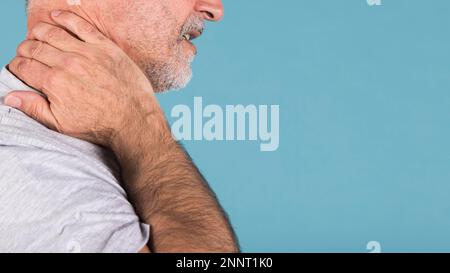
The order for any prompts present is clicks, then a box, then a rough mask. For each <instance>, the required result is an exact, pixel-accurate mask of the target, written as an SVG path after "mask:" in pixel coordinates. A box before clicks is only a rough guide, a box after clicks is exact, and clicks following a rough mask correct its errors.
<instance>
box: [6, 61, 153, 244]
mask: <svg viewBox="0 0 450 273" xmlns="http://www.w3.org/2000/svg"><path fill="white" fill-rule="evenodd" d="M12 90H29V91H34V90H33V89H31V88H30V87H28V86H26V85H25V84H24V83H22V82H21V81H20V80H18V79H17V78H16V77H15V76H14V75H13V74H11V73H10V72H9V71H8V70H7V69H6V68H3V69H2V70H1V72H0V252H138V251H139V250H140V249H142V248H143V247H144V246H145V244H146V243H147V242H148V239H149V226H148V225H145V224H142V223H140V222H139V218H138V217H137V216H136V213H135V211H134V210H133V207H132V206H131V204H130V203H129V202H128V200H127V196H126V193H125V191H124V190H123V188H122V187H121V185H120V170H119V168H118V165H117V162H116V161H115V159H114V156H113V155H112V154H111V153H110V152H109V151H108V150H106V149H103V148H102V147H100V146H97V145H94V144H91V143H89V142H85V141H82V140H79V139H75V138H72V137H69V136H65V135H62V134H59V133H57V132H54V131H51V130H49V129H47V128H46V127H44V126H43V125H41V124H40V123H38V122H36V121H35V120H33V119H31V118H29V117H28V116H27V115H25V114H24V113H22V112H20V111H18V110H16V109H12V108H9V107H7V106H5V105H4V103H3V101H4V97H5V95H6V94H8V93H9V92H10V91H12ZM80 95H82V94H80Z"/></svg>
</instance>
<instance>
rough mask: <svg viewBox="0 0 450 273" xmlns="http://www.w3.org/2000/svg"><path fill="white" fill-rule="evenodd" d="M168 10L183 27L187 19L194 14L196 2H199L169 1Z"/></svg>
mask: <svg viewBox="0 0 450 273" xmlns="http://www.w3.org/2000/svg"><path fill="white" fill-rule="evenodd" d="M167 1H168V2H169V4H168V5H169V6H168V8H169V9H170V11H171V12H172V14H173V15H174V17H175V18H176V19H177V23H178V25H183V24H184V22H185V21H186V19H187V18H188V17H189V16H190V15H191V14H192V13H193V12H194V5H195V2H196V1H198V0H167Z"/></svg>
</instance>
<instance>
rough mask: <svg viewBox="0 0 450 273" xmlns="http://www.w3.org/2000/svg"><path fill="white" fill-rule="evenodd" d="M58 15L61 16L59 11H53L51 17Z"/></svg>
mask: <svg viewBox="0 0 450 273" xmlns="http://www.w3.org/2000/svg"><path fill="white" fill-rule="evenodd" d="M60 14H61V11H60V10H54V11H52V16H53V17H58V16H59V15H60Z"/></svg>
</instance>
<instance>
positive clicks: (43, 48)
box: [17, 40, 64, 67]
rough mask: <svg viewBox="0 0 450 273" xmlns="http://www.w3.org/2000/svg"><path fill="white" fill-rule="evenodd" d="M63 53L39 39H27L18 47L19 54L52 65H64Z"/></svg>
mask: <svg viewBox="0 0 450 273" xmlns="http://www.w3.org/2000/svg"><path fill="white" fill-rule="evenodd" d="M63 53H64V52H62V51H61V50H59V49H57V48H54V47H53V46H51V45H49V44H46V43H44V42H41V41H37V40H25V41H23V42H22V43H21V44H20V45H19V46H18V47H17V56H20V57H25V58H29V59H34V60H36V61H39V62H41V63H43V64H45V65H47V66H50V67H54V66H64V59H63Z"/></svg>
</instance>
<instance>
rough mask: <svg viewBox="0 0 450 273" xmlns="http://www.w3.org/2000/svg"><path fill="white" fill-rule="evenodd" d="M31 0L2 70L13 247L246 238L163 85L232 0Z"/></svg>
mask: <svg viewBox="0 0 450 273" xmlns="http://www.w3.org/2000/svg"><path fill="white" fill-rule="evenodd" d="M29 2H30V3H28V5H29V6H28V34H27V39H26V40H25V41H24V42H23V43H21V44H20V46H19V47H18V49H17V56H16V57H15V58H14V59H13V60H12V61H11V63H10V64H9V65H8V66H6V67H5V68H3V70H2V71H1V73H0V97H1V98H2V101H3V103H0V158H1V161H0V172H1V176H0V185H1V190H0V251H6V252H70V251H80V252H139V251H141V252H149V251H151V252H235V251H238V246H237V241H236V238H235V236H234V233H233V230H232V228H231V226H230V224H229V222H228V219H227V217H226V214H225V213H224V211H223V210H222V208H221V206H220V205H219V203H218V201H217V199H216V197H215V195H214V193H213V192H212V191H211V189H210V187H209V186H208V183H207V182H206V181H205V179H204V178H203V176H202V175H201V174H200V172H199V171H198V169H197V168H196V166H195V165H194V164H193V162H192V160H191V159H190V157H189V156H188V154H187V153H186V152H185V151H184V150H183V149H182V147H181V146H180V145H179V144H178V143H177V142H176V141H175V140H174V139H173V138H172V135H171V132H170V128H169V126H168V125H167V122H166V120H165V118H164V114H163V112H162V111H161V108H160V106H159V104H158V102H157V100H156V98H155V95H154V93H155V92H161V91H165V90H169V89H177V88H182V87H184V86H185V85H186V84H187V83H188V81H189V79H190V77H191V68H190V63H191V61H192V60H193V57H194V56H195V54H196V49H195V46H194V45H193V44H192V42H191V40H192V39H194V38H196V37H198V36H199V35H201V34H202V32H203V28H204V21H205V20H209V21H217V20H220V19H221V17H222V16H223V6H222V3H221V0H133V1H130V0H109V1H98V0H82V1H66V0H31V1H29Z"/></svg>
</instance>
